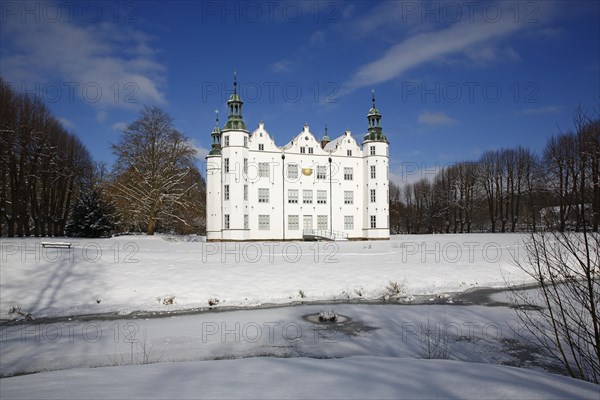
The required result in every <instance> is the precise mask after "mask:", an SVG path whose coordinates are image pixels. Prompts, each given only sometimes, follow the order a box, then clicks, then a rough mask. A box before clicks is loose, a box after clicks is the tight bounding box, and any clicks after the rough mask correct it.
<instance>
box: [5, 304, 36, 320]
mask: <svg viewBox="0 0 600 400" xmlns="http://www.w3.org/2000/svg"><path fill="white" fill-rule="evenodd" d="M8 316H9V317H11V318H14V319H17V320H18V319H21V318H23V319H24V320H25V321H31V320H32V319H33V318H32V317H31V314H29V313H24V312H23V311H21V307H20V306H16V307H15V306H13V307H11V308H10V310H8Z"/></svg>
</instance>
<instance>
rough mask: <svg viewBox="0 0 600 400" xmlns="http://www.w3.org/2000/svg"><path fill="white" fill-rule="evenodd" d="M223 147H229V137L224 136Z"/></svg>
mask: <svg viewBox="0 0 600 400" xmlns="http://www.w3.org/2000/svg"><path fill="white" fill-rule="evenodd" d="M223 146H229V135H225V136H223Z"/></svg>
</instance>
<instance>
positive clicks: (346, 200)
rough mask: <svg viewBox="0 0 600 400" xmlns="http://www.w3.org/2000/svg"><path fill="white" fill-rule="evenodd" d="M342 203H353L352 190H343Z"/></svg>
mask: <svg viewBox="0 0 600 400" xmlns="http://www.w3.org/2000/svg"><path fill="white" fill-rule="evenodd" d="M344 204H354V192H353V191H352V190H344Z"/></svg>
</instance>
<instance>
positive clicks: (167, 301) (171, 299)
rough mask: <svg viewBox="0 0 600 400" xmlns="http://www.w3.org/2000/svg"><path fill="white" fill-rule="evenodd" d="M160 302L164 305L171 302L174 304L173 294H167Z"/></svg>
mask: <svg viewBox="0 0 600 400" xmlns="http://www.w3.org/2000/svg"><path fill="white" fill-rule="evenodd" d="M162 303H163V304H164V305H165V306H170V305H172V304H175V296H167V297H165V298H164V299H163V300H162Z"/></svg>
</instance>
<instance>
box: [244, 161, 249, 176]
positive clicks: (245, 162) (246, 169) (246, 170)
mask: <svg viewBox="0 0 600 400" xmlns="http://www.w3.org/2000/svg"><path fill="white" fill-rule="evenodd" d="M244 174H245V175H248V159H247V158H244Z"/></svg>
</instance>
